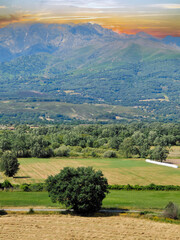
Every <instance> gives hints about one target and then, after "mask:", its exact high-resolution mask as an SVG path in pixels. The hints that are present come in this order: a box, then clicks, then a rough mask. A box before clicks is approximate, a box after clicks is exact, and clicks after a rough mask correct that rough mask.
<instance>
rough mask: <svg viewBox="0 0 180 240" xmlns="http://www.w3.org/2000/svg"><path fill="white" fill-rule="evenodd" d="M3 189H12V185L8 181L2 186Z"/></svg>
mask: <svg viewBox="0 0 180 240" xmlns="http://www.w3.org/2000/svg"><path fill="white" fill-rule="evenodd" d="M1 187H2V188H3V189H4V188H12V187H13V186H12V184H11V183H10V182H9V181H8V180H7V179H6V180H5V181H4V182H3V183H2V184H1Z"/></svg>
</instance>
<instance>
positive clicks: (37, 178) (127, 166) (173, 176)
mask: <svg viewBox="0 0 180 240" xmlns="http://www.w3.org/2000/svg"><path fill="white" fill-rule="evenodd" d="M19 162H20V170H19V172H18V173H17V175H16V177H15V178H9V180H10V181H11V182H12V183H16V184H19V183H24V182H26V183H34V182H43V181H44V180H45V179H46V178H47V177H48V176H49V175H55V174H57V173H59V172H60V170H61V169H62V168H64V167H66V166H69V167H78V166H93V167H94V168H95V169H96V170H98V169H100V170H102V172H103V174H104V175H105V177H106V178H107V179H108V182H109V184H132V185H135V184H140V185H148V184H150V183H155V184H162V185H170V184H172V185H180V168H178V169H172V168H168V167H163V166H158V165H154V164H150V163H146V162H145V160H142V159H121V158H115V159H102V158H98V159H93V158H92V159H90V158H88V159H78V158H50V159H38V158H26V159H25V158H24V159H19ZM3 179H5V176H2V174H1V181H3Z"/></svg>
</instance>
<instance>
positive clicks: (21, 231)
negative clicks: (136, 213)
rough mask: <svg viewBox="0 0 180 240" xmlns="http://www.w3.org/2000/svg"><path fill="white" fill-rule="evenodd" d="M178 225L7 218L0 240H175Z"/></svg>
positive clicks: (1, 224) (0, 223)
mask: <svg viewBox="0 0 180 240" xmlns="http://www.w3.org/2000/svg"><path fill="white" fill-rule="evenodd" d="M179 236H180V226H179V225H173V224H168V223H160V222H153V221H149V220H144V219H136V218H131V217H123V216H110V217H79V216H70V215H29V216H28V215H8V216H1V217H0V239H1V240H22V239H25V240H36V239H37V240H57V239H59V240H86V239H88V240H91V239H96V240H100V239H101V240H102V239H103V240H122V239H123V240H124V239H126V240H134V239H138V240H144V239H146V240H152V239H156V240H178V239H179Z"/></svg>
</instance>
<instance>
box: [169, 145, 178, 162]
mask: <svg viewBox="0 0 180 240" xmlns="http://www.w3.org/2000/svg"><path fill="white" fill-rule="evenodd" d="M174 158H175V159H179V161H180V146H173V147H171V149H170V151H169V155H168V159H174Z"/></svg>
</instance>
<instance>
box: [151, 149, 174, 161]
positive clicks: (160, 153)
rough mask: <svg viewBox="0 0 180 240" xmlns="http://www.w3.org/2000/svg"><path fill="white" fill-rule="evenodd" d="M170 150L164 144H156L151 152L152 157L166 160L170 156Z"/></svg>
mask: <svg viewBox="0 0 180 240" xmlns="http://www.w3.org/2000/svg"><path fill="white" fill-rule="evenodd" d="M168 153H169V151H168V150H167V149H166V148H165V147H162V146H156V147H155V148H154V149H153V150H152V151H151V154H150V158H151V159H153V160H157V161H160V162H162V161H164V160H166V158H167V156H168Z"/></svg>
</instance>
